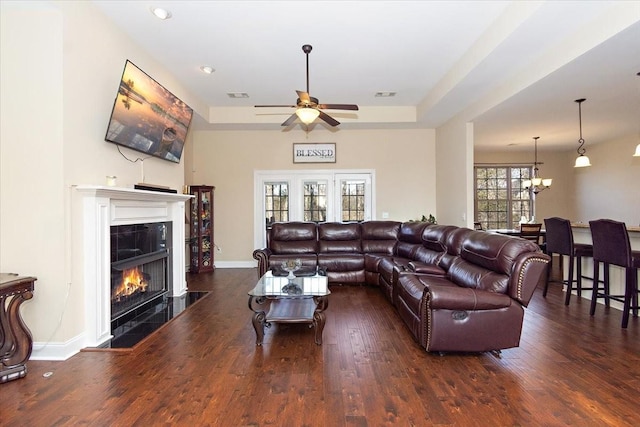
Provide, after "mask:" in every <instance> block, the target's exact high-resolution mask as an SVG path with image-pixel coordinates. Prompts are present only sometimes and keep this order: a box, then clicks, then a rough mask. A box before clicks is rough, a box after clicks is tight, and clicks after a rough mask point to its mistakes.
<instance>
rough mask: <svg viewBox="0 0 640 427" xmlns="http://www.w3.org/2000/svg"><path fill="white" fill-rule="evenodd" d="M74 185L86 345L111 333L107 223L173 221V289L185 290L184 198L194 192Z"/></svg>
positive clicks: (176, 292)
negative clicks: (79, 229) (78, 208)
mask: <svg viewBox="0 0 640 427" xmlns="http://www.w3.org/2000/svg"><path fill="white" fill-rule="evenodd" d="M75 189H76V191H77V192H78V193H79V195H80V196H82V219H83V226H82V242H83V253H84V270H83V276H84V280H83V282H84V293H85V311H84V313H85V322H84V336H85V340H84V347H97V346H99V345H101V344H102V343H104V342H106V341H107V340H109V339H110V338H111V278H110V275H111V251H110V230H111V226H112V225H129V224H139V223H146V222H169V221H170V222H172V227H171V230H172V248H171V250H172V269H171V273H172V274H171V278H172V284H173V285H172V286H173V287H172V289H171V292H172V296H180V295H182V294H184V293H185V292H186V291H187V282H186V268H185V264H186V263H185V245H184V242H185V202H186V201H187V200H189V199H190V198H192V197H193V196H191V195H188V194H176V193H164V192H156V191H147V190H136V189H132V188H119V187H105V186H98V185H78V186H76V187H75Z"/></svg>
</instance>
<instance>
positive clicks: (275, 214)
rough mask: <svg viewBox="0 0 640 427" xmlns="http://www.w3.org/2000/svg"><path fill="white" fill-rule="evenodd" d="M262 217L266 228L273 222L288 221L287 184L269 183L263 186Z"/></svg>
mask: <svg viewBox="0 0 640 427" xmlns="http://www.w3.org/2000/svg"><path fill="white" fill-rule="evenodd" d="M264 215H265V223H266V226H267V228H269V227H270V226H271V224H273V223H274V222H285V221H289V184H288V183H286V182H270V183H266V184H265V185H264Z"/></svg>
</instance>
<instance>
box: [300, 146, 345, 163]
mask: <svg viewBox="0 0 640 427" xmlns="http://www.w3.org/2000/svg"><path fill="white" fill-rule="evenodd" d="M335 162H336V144H335V142H330V143H321V144H308V143H294V144H293V163H335Z"/></svg>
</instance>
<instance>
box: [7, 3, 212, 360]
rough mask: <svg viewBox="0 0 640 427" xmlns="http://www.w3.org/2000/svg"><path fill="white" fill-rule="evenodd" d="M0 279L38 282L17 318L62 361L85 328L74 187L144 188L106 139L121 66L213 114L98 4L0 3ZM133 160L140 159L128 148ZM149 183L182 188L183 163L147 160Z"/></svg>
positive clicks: (137, 172)
mask: <svg viewBox="0 0 640 427" xmlns="http://www.w3.org/2000/svg"><path fill="white" fill-rule="evenodd" d="M0 7H1V13H0V15H1V19H2V21H1V25H0V27H1V28H0V30H1V31H2V33H1V35H2V36H1V38H0V39H1V40H0V43H1V46H0V47H1V49H0V54H1V57H0V66H1V82H0V84H1V87H0V94H1V100H2V101H1V102H2V106H1V111H2V115H1V116H0V119H1V125H0V132H1V134H0V166H1V172H0V178H1V180H0V212H1V214H0V236H1V238H0V271H3V272H15V273H19V274H21V275H33V276H36V277H37V278H38V281H37V282H36V290H35V294H34V298H33V299H32V300H30V301H28V302H27V303H25V304H23V306H22V310H21V311H22V314H23V318H24V320H25V322H26V323H27V325H29V328H30V329H31V331H32V333H33V336H34V341H35V345H34V353H33V357H35V358H38V355H39V354H41V353H42V352H46V353H47V354H48V355H49V356H48V358H65V357H68V354H67V353H65V352H66V351H67V350H66V348H67V347H66V346H67V345H68V343H69V342H71V341H73V340H76V339H79V337H78V334H79V333H80V331H82V330H84V328H83V322H84V295H83V287H84V284H83V283H82V261H83V258H82V256H83V255H82V247H81V244H80V241H79V240H78V239H79V229H80V227H81V221H79V218H78V216H77V215H76V212H74V208H75V207H76V205H75V200H74V198H73V197H72V194H73V189H72V186H73V185H77V184H93V185H104V184H105V176H106V175H116V176H117V177H118V185H119V186H123V187H132V186H133V184H134V183H137V182H139V181H140V180H141V167H140V163H136V164H133V163H130V162H128V161H127V160H125V159H124V158H123V157H122V156H121V155H120V154H119V153H118V151H117V149H116V146H115V145H113V144H110V143H107V142H105V141H104V135H105V132H106V128H107V122H108V120H109V114H110V112H111V108H112V106H113V100H114V98H115V95H116V91H117V88H118V83H119V79H120V76H121V75H122V69H123V68H124V63H125V60H126V59H130V60H132V61H133V62H134V63H136V64H137V65H138V66H139V67H141V68H142V69H143V70H145V71H146V72H147V73H149V74H150V75H152V76H153V77H154V78H156V80H158V81H160V82H162V83H163V85H165V86H166V87H167V88H168V89H170V90H171V91H172V92H174V93H175V94H176V95H178V96H179V97H181V98H182V99H183V100H185V101H186V102H187V103H188V104H189V105H191V106H194V107H195V109H196V110H197V111H200V112H204V114H208V109H207V108H206V107H204V106H203V104H202V102H201V101H199V100H198V99H197V98H196V97H194V96H192V95H191V94H189V93H187V92H186V91H185V90H184V89H183V88H182V87H181V86H180V85H178V84H177V82H176V80H175V79H173V77H172V76H170V75H169V74H168V73H167V72H166V71H165V70H164V69H163V68H162V67H160V66H159V65H158V64H157V63H155V62H154V60H153V59H152V58H151V57H150V56H149V55H148V54H146V53H145V52H143V51H141V50H140V49H139V48H138V47H137V46H136V45H135V44H133V43H132V42H131V41H130V40H129V39H128V38H126V37H125V36H124V35H123V33H122V32H121V31H120V30H118V29H116V28H115V27H113V26H112V25H111V24H110V23H109V22H108V21H107V20H106V19H105V18H104V17H103V15H102V14H100V13H98V12H97V11H96V10H95V8H94V6H93V4H92V3H91V2H30V3H29V2H5V1H3V2H1V3H0ZM122 151H123V152H124V153H125V154H126V155H127V156H129V157H131V158H133V159H135V158H137V157H138V156H139V154H137V153H136V152H134V151H131V150H127V149H123V150H122ZM144 167H145V175H146V177H147V182H150V183H155V184H161V185H166V186H170V187H173V188H180V187H181V186H182V184H183V182H184V166H183V164H175V163H171V162H167V161H163V160H160V159H155V158H152V159H149V160H145V166H144Z"/></svg>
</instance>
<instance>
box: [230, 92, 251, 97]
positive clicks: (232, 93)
mask: <svg viewBox="0 0 640 427" xmlns="http://www.w3.org/2000/svg"><path fill="white" fill-rule="evenodd" d="M227 96H228V97H229V98H248V97H249V94H248V93H247V92H227Z"/></svg>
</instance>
